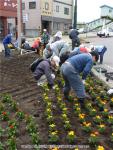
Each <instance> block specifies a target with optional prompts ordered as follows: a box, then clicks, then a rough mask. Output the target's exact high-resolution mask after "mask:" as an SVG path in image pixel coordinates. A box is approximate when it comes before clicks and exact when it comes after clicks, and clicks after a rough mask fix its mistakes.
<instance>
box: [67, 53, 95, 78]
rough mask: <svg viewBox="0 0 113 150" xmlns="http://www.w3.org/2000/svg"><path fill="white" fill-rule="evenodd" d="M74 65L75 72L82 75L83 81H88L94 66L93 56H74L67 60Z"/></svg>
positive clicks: (84, 54) (86, 54)
mask: <svg viewBox="0 0 113 150" xmlns="http://www.w3.org/2000/svg"><path fill="white" fill-rule="evenodd" d="M67 61H68V62H70V63H71V64H72V66H73V67H74V68H75V70H76V71H77V72H78V73H79V74H80V73H82V79H83V80H84V79H86V77H87V75H88V74H89V73H90V71H91V68H92V66H93V59H92V56H91V54H88V53H82V54H78V55H75V56H72V57H70V58H68V59H67Z"/></svg>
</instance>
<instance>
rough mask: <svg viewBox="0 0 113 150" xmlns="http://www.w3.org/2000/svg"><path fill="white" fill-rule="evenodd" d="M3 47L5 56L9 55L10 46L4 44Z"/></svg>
mask: <svg viewBox="0 0 113 150" xmlns="http://www.w3.org/2000/svg"><path fill="white" fill-rule="evenodd" d="M4 49H5V57H10V48H9V47H8V44H4Z"/></svg>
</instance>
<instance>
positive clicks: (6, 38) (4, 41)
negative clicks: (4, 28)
mask: <svg viewBox="0 0 113 150" xmlns="http://www.w3.org/2000/svg"><path fill="white" fill-rule="evenodd" d="M11 40H12V36H11V34H8V35H6V37H5V38H4V39H3V44H10V43H11Z"/></svg>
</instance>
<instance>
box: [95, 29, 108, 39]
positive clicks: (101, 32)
mask: <svg viewBox="0 0 113 150" xmlns="http://www.w3.org/2000/svg"><path fill="white" fill-rule="evenodd" d="M97 36H99V37H103V36H104V37H109V36H110V31H109V30H108V29H102V30H101V31H99V32H97Z"/></svg>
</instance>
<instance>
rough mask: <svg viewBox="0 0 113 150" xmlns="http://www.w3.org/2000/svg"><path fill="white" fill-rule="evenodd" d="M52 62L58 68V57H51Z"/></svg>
mask: <svg viewBox="0 0 113 150" xmlns="http://www.w3.org/2000/svg"><path fill="white" fill-rule="evenodd" d="M52 60H53V61H54V62H55V64H56V66H57V67H58V66H59V63H60V58H59V57H58V56H53V58H52Z"/></svg>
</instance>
